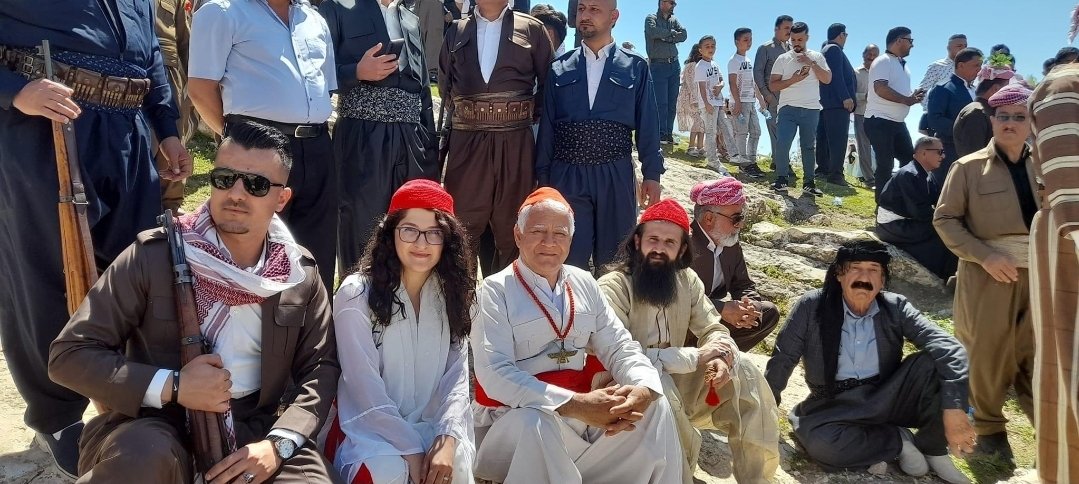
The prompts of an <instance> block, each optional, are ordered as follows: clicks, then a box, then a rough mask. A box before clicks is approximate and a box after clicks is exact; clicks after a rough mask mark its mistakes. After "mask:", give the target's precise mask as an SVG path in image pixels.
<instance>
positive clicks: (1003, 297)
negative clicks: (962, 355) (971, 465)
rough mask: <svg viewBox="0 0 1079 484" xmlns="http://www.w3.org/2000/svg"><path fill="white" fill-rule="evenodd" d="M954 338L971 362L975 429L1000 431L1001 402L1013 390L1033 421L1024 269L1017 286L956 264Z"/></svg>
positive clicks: (1031, 334)
mask: <svg viewBox="0 0 1079 484" xmlns="http://www.w3.org/2000/svg"><path fill="white" fill-rule="evenodd" d="M954 313H955V336H956V338H958V339H959V342H960V343H962V344H963V346H964V347H965V348H966V349H967V358H968V359H969V361H970V403H971V405H973V406H974V430H975V432H977V433H978V435H989V434H994V433H998V432H1003V431H1004V430H1005V428H1004V424H1005V423H1007V422H1008V419H1007V418H1005V417H1004V412H1003V408H1004V402H1005V400H1007V396H1008V390H1009V389H1010V388H1011V387H1013V386H1014V387H1015V393H1016V394H1017V396H1018V400H1019V406H1020V407H1021V408H1022V409H1023V413H1025V414H1026V415H1027V417H1028V418H1029V419H1030V420H1031V422H1033V421H1034V388H1033V377H1034V329H1033V325H1032V320H1033V318H1032V314H1031V307H1030V287H1029V282H1028V273H1027V269H1019V281H1018V282H1014V283H1007V284H1005V283H1001V282H997V281H996V280H995V279H993V277H992V276H990V275H989V273H987V272H985V270H984V269H982V267H981V265H979V264H977V263H974V262H970V261H966V260H960V261H959V271H958V278H957V281H956V290H955V306H954Z"/></svg>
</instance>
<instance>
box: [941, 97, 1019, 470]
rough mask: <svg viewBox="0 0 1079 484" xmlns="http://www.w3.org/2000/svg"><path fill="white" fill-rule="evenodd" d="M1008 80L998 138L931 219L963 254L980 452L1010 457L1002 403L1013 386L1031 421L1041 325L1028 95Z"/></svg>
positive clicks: (963, 311) (964, 313) (959, 319)
mask: <svg viewBox="0 0 1079 484" xmlns="http://www.w3.org/2000/svg"><path fill="white" fill-rule="evenodd" d="M1029 97H1030V90H1029V89H1027V88H1025V87H1023V86H1022V85H1020V84H1010V85H1008V86H1006V87H1004V88H1003V89H1001V90H1000V91H997V93H996V94H994V95H993V97H991V98H989V107H990V108H991V109H992V110H993V113H992V115H993V118H992V121H993V140H992V141H990V143H989V145H988V146H986V147H985V148H982V149H981V150H979V151H976V152H974V153H971V154H970V155H967V156H965V157H963V158H961V159H960V160H959V161H956V162H955V164H954V165H952V169H951V171H950V172H949V173H948V178H947V180H946V181H945V182H944V187H943V189H942V191H941V194H940V202H939V203H938V204H937V208H936V212H935V213H934V215H933V225H934V226H935V227H936V229H937V233H939V234H940V238H941V239H942V240H944V243H945V245H947V246H948V248H949V249H950V250H951V251H952V252H953V253H955V255H957V256H959V259H960V261H959V271H958V273H957V276H958V279H957V281H956V290H955V305H954V306H955V307H954V314H955V335H956V337H957V338H959V341H961V342H962V343H963V346H965V347H966V348H967V352H968V354H969V355H970V366H971V370H972V372H971V375H970V396H971V403H972V404H973V406H974V428H975V430H977V432H978V445H979V451H981V452H984V453H987V454H999V455H1000V456H1001V457H1002V458H1004V459H1006V460H1007V461H1009V462H1010V461H1011V460H1012V451H1011V446H1010V445H1009V444H1008V434H1007V432H1006V431H1005V423H1007V421H1008V420H1007V419H1006V418H1005V417H1004V413H1003V407H1004V402H1005V400H1007V398H1008V391H1009V389H1010V388H1012V387H1014V388H1015V392H1016V395H1017V397H1018V400H1019V406H1020V408H1022V410H1023V413H1025V414H1026V415H1027V417H1028V418H1030V419H1031V420H1032V421H1033V405H1034V404H1033V400H1032V399H1033V388H1032V384H1033V381H1032V380H1033V376H1034V330H1033V328H1032V323H1031V312H1030V309H1031V308H1030V285H1029V284H1030V281H1029V277H1028V269H1027V268H1028V267H1030V264H1029V255H1028V254H1029V245H1030V242H1029V241H1030V226H1031V221H1032V220H1033V219H1034V214H1035V213H1036V212H1037V211H1038V205H1039V201H1038V199H1037V198H1036V197H1035V195H1034V194H1035V193H1037V189H1038V188H1037V185H1036V183H1035V178H1034V174H1033V167H1032V166H1031V163H1030V152H1031V148H1030V146H1029V145H1027V143H1026V140H1027V138H1028V137H1029V136H1030V123H1029V122H1028V119H1029V118H1028V116H1029V113H1028V111H1027V99H1028V98H1029Z"/></svg>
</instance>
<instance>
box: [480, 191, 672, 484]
mask: <svg viewBox="0 0 1079 484" xmlns="http://www.w3.org/2000/svg"><path fill="white" fill-rule="evenodd" d="M572 237H573V212H572V211H571V210H570V206H569V203H567V202H566V200H565V198H563V197H562V195H561V194H559V193H558V192H557V191H556V190H554V189H552V188H540V189H538V190H536V191H535V192H533V194H532V195H530V196H529V197H528V199H526V200H525V202H524V205H523V206H522V207H521V210H520V214H519V215H518V221H517V226H516V227H515V228H514V238H515V239H516V241H517V246H518V248H519V249H520V258H519V259H517V260H516V261H514V262H513V263H512V264H511V265H510V267H507V268H506V269H504V270H503V271H502V272H499V273H497V274H495V275H493V276H490V277H488V278H487V279H486V280H484V282H483V286H482V288H481V290H480V315H479V317H478V318H477V320H476V322H475V325H474V326H473V328H472V348H473V352H474V355H475V359H476V364H475V372H476V401H475V404H474V407H473V408H474V409H475V417H476V440H477V443H478V447H477V449H478V450H477V455H476V469H475V471H476V472H475V475H476V477H477V478H479V479H488V480H493V481H496V482H506V483H533V482H535V483H545V482H550V483H558V484H580V483H584V482H587V483H589V484H593V483H597V484H604V483H612V484H614V483H619V484H644V483H655V484H668V483H678V482H682V466H681V464H680V462H681V461H682V451H681V447H680V446H679V445H678V434H677V432H678V431H677V429H676V427H675V425H676V424H675V422H674V414H673V413H672V412H671V406H670V404H669V403H668V401H667V398H666V397H664V396H663V385H662V383H661V382H660V377H659V373H658V372H657V371H656V368H655V367H653V366H652V364H651V363H650V362H649V361H648V357H647V356H645V354H644V351H643V350H642V349H641V345H640V344H639V343H637V342H636V341H634V340H633V338H632V336H631V335H630V334H629V332H628V331H626V328H625V326H623V325H622V323H621V322H620V321H619V320H618V316H616V315H615V313H614V311H613V310H612V309H611V308H610V306H608V305H607V303H606V301H605V300H604V299H603V295H602V294H600V289H599V285H598V284H597V283H596V281H595V279H593V278H592V275H591V274H590V273H588V272H586V271H584V270H581V269H578V268H576V267H573V266H569V265H565V261H566V257H567V256H568V254H569V247H570V242H571V240H572ZM604 368H606V369H607V370H609V371H610V374H611V375H612V376H613V377H614V383H611V384H608V383H607V382H609V381H610V378H609V377H607V378H605V374H604V373H605V372H604V371H603V369H604ZM597 380H598V383H599V384H598V385H597Z"/></svg>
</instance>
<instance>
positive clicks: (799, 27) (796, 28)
mask: <svg viewBox="0 0 1079 484" xmlns="http://www.w3.org/2000/svg"><path fill="white" fill-rule="evenodd" d="M791 33H792V34H808V33H809V25H807V24H806V23H805V22H794V25H791Z"/></svg>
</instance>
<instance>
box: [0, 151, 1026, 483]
mask: <svg viewBox="0 0 1079 484" xmlns="http://www.w3.org/2000/svg"><path fill="white" fill-rule="evenodd" d="M716 176H717V175H716V174H715V173H714V172H711V171H708V170H703V169H698V168H693V167H690V166H687V165H685V164H681V163H668V171H667V173H666V174H665V175H664V182H663V184H664V193H665V194H666V195H667V196H672V197H674V198H676V199H678V200H679V201H680V202H682V203H683V205H685V206H687V207H688V206H691V204H690V203H689V200H688V193H689V189H690V187H692V186H693V184H695V183H696V182H697V181H700V180H704V179H709V178H715V177H716ZM748 190H749V204H748V207H747V215H748V216H749V222H750V224H747V226H749V228H748V229H747V230H746V231H745V233H744V235H743V246H744V249H745V252H746V255H747V258H748V260H749V267H750V272H751V274H752V276H753V277H754V278H755V279H756V281H757V282H758V288H759V290H760V292H761V293H762V294H763V295H764V296H765V297H766V298H769V299H772V300H774V301H775V302H776V303H777V304H779V306H780V308H781V309H786V308H787V307H788V305H789V304H790V303H791V302H793V300H794V298H796V297H797V296H798V295H799V294H801V293H803V292H804V291H806V290H808V289H811V288H814V287H819V286H820V284H821V281H822V279H823V277H824V270H825V268H826V267H827V264H828V263H829V262H830V261H831V260H832V258H833V257H834V255H835V250H836V246H837V245H838V244H839V243H841V242H842V241H845V240H849V239H851V238H857V237H868V236H869V234H868V233H867V232H865V231H864V230H856V229H852V227H855V228H857V227H867V226H869V225H870V223H871V221H868V220H864V219H862V218H858V217H853V216H849V215H844V214H843V213H842V212H835V211H830V212H828V214H825V213H822V212H823V211H822V210H820V208H819V207H818V206H817V204H818V203H821V204H823V203H833V200H831V199H828V198H821V199H816V200H811V199H800V198H798V199H796V198H789V197H781V196H778V195H775V194H773V193H771V192H770V191H768V190H767V188H766V187H765V186H764V185H763V184H750V185H748ZM894 255H895V256H896V258H895V259H894V262H893V265H892V274H893V280H892V281H891V287H890V288H891V289H892V290H895V291H897V292H901V293H903V294H906V295H907V296H908V297H910V298H911V299H912V300H913V301H915V303H916V306H918V307H919V308H920V309H922V310H923V311H926V312H928V313H930V314H931V315H933V316H934V317H937V318H947V317H948V316H950V310H951V307H950V306H951V294H950V293H949V292H948V290H947V289H946V288H945V287H944V286H943V285H942V284H941V281H940V280H939V279H937V278H936V277H934V276H933V275H932V274H930V273H929V272H927V271H926V270H925V269H923V268H921V266H919V265H918V264H916V263H914V262H913V261H912V260H911V259H910V258H909V257H907V256H906V255H905V254H903V253H901V252H898V251H896V252H895V253H894ZM756 353H760V354H750V355H749V358H750V359H751V360H752V361H753V362H754V363H755V364H757V365H758V366H760V367H762V368H763V367H764V364H765V362H766V361H767V358H766V356H764V354H765V352H764V351H762V350H761V349H760V348H758V350H757V351H756ZM807 394H808V389H807V388H806V387H805V385H804V380H803V376H802V373H801V370H800V369H797V370H796V371H795V374H794V375H793V376H792V377H791V381H790V385H789V386H788V388H787V390H786V391H785V392H784V395H783V397H784V398H783V401H784V402H798V401H801V400H802V399H803V398H804V397H805V396H806V395H807ZM788 410H789V404H788V405H784V406H783V408H781V414H783V415H786V413H787V411H788ZM22 412H23V403H22V399H21V398H20V397H19V394H18V392H16V391H15V387H14V384H13V383H12V381H11V376H10V374H9V373H8V371H7V365H6V360H3V359H2V358H0V483H13V484H23V483H35V484H52V483H63V482H68V481H67V480H66V479H64V478H62V477H61V476H60V475H59V474H58V473H57V472H56V471H55V470H53V468H52V465H51V461H50V459H49V457H48V456H47V455H46V454H45V453H44V452H43V451H42V450H40V449H38V448H37V447H36V446H34V445H33V443H32V442H33V432H32V431H31V430H30V429H28V428H27V427H26V426H25V425H23V424H22ZM92 414H93V410H92V409H91V410H89V411H88V413H87V418H89V417H90V416H92ZM780 428H781V429H784V430H783V432H784V435H783V442H782V443H781V444H780V451H781V453H782V464H781V469H780V471H779V472H778V474H777V476H776V482H780V483H826V482H828V483H832V482H835V483H861V482H874V483H912V482H918V483H930V482H940V481H938V480H937V479H935V478H934V477H931V476H930V477H925V478H922V479H913V478H910V477H907V476H905V475H903V474H902V473H901V472H900V471H899V470H898V468H897V467H896V466H894V465H893V466H892V469H891V470H890V473H889V474H887V475H885V476H879V477H878V476H871V475H869V474H867V473H864V472H845V473H825V472H823V471H822V470H821V469H820V468H819V467H817V466H816V465H814V464H812V463H811V462H809V461H808V460H807V459H806V457H805V455H804V454H802V453H800V452H799V451H798V450H796V449H795V447H794V445H793V442H792V440H791V437H790V435H788V434H787V433H788V432H789V428H790V427H789V425H786V419H785V418H783V419H782V421H781V426H780ZM730 462H731V455H730V450H729V448H728V446H727V444H726V440H725V437H724V436H723V435H722V434H721V433H716V432H708V433H706V435H705V440H704V446H703V449H702V451H701V456H700V459H699V468H698V469H697V472H696V475H695V477H696V478H697V480H698V482H701V483H708V484H714V483H727V482H734V479H733V478H732V477H731V466H730ZM974 475H975V477H976V478H977V481H978V482H998V477H999V476H998V475H981V474H979V473H977V472H975V473H974ZM999 482H1019V483H1022V482H1036V479H1035V478H1034V477H1033V471H1031V470H1029V469H1020V470H1019V471H1017V472H1016V475H1014V476H1010V477H1006V478H1005V479H1004V480H1001V481H999Z"/></svg>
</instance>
